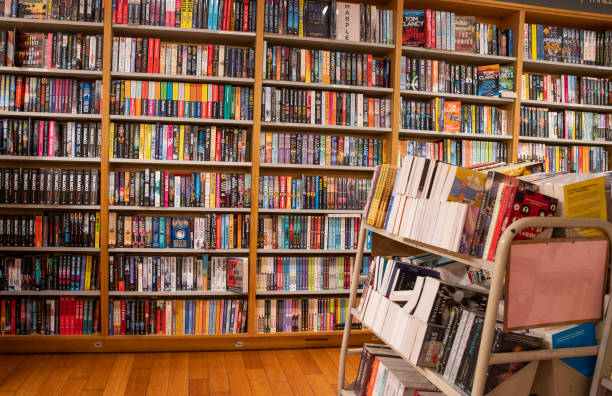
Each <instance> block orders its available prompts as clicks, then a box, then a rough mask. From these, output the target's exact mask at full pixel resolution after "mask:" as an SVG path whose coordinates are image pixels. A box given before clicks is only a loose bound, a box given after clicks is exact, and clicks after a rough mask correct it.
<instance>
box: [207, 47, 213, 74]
mask: <svg viewBox="0 0 612 396" xmlns="http://www.w3.org/2000/svg"><path fill="white" fill-rule="evenodd" d="M214 48H215V47H214V46H213V45H212V44H209V45H208V65H207V66H208V67H207V69H206V75H207V76H212V75H213V56H214Z"/></svg>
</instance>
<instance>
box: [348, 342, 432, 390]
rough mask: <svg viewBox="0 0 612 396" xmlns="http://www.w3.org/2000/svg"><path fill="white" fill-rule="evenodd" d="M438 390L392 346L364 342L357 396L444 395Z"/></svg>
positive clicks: (357, 382) (358, 374) (356, 382)
mask: <svg viewBox="0 0 612 396" xmlns="http://www.w3.org/2000/svg"><path fill="white" fill-rule="evenodd" d="M437 390H438V388H436V387H435V386H434V385H433V384H432V383H431V382H429V381H428V380H427V379H426V378H425V377H423V376H422V375H421V374H419V372H418V371H417V370H416V369H415V368H414V367H412V366H411V365H410V364H409V363H408V362H406V361H405V360H403V358H402V357H401V356H399V355H398V354H397V353H395V352H394V351H393V350H392V349H391V348H390V347H389V346H387V345H381V344H364V345H363V348H362V350H361V360H360V362H359V369H358V371H357V378H356V380H355V395H357V396H366V395H379V394H383V395H413V396H442V394H443V393H442V392H438V391H437ZM381 392H382V393H381Z"/></svg>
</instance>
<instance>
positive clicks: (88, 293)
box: [0, 290, 100, 297]
mask: <svg viewBox="0 0 612 396" xmlns="http://www.w3.org/2000/svg"><path fill="white" fill-rule="evenodd" d="M11 296H58V297H59V296H76V297H99V296H100V290H19V291H0V297H11Z"/></svg>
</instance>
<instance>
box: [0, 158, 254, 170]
mask: <svg viewBox="0 0 612 396" xmlns="http://www.w3.org/2000/svg"><path fill="white" fill-rule="evenodd" d="M0 160H1V157H0ZM108 163H109V164H112V165H150V166H156V165H157V166H184V167H196V166H197V167H200V166H209V167H219V168H222V167H228V168H250V167H251V166H253V163H251V162H229V161H228V162H224V161H179V160H155V159H135V158H109V160H108Z"/></svg>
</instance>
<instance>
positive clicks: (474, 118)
mask: <svg viewBox="0 0 612 396" xmlns="http://www.w3.org/2000/svg"><path fill="white" fill-rule="evenodd" d="M475 131H476V105H472V130H471V131H470V133H475Z"/></svg>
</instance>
